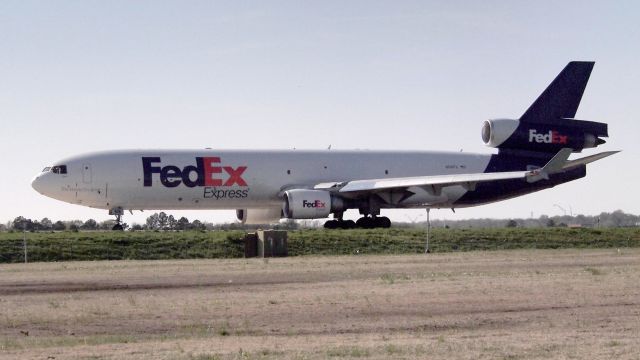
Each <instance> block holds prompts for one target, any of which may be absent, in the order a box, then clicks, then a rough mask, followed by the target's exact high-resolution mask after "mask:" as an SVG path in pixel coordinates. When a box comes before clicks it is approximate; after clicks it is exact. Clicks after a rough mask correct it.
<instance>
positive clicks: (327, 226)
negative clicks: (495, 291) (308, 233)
mask: <svg viewBox="0 0 640 360" xmlns="http://www.w3.org/2000/svg"><path fill="white" fill-rule="evenodd" d="M338 225H339V224H338V222H337V221H336V220H329V221H326V222H325V223H324V228H325V229H337V228H338Z"/></svg>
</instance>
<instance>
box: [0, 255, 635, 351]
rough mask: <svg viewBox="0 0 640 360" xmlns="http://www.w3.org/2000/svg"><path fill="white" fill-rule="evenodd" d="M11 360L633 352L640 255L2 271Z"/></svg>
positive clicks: (2, 334) (1, 345) (1, 322)
mask: <svg viewBox="0 0 640 360" xmlns="http://www.w3.org/2000/svg"><path fill="white" fill-rule="evenodd" d="M0 274H1V277H0V309H1V312H0V358H2V357H6V358H39V359H42V358H45V359H46V358H47V357H55V358H56V359H60V358H86V357H91V358H100V359H101V358H104V359H121V358H131V359H133V358H135V359H140V358H142V359H144V358H148V359H152V358H153V359H157V358H171V359H210V358H211V359H216V358H221V359H226V358H229V359H235V358H260V359H263V358H266V359H269V358H273V359H280V358H291V359H294V358H295V359H297V358H354V357H358V358H373V359H378V358H379V359H383V358H390V357H393V358H417V357H429V358H442V359H445V358H470V359H471V358H480V357H488V358H496V357H497V358H518V359H520V358H531V359H537V358H550V357H560V358H567V357H575V358H603V359H604V358H611V357H617V358H634V357H637V354H638V353H640V340H638V339H639V338H640V336H639V335H640V287H638V279H640V251H638V250H623V251H617V250H586V251H578V250H558V251H551V250H548V251H504V252H473V253H458V254H430V255H426V256H425V255H412V256H344V257H298V258H284V259H269V260H268V261H264V260H259V259H251V260H184V261H114V262H73V263H40V264H28V265H23V264H12V265H1V266H0Z"/></svg>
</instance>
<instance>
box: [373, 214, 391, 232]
mask: <svg viewBox="0 0 640 360" xmlns="http://www.w3.org/2000/svg"><path fill="white" fill-rule="evenodd" d="M374 219H375V224H376V227H379V228H384V229H388V228H390V227H391V220H389V218H388V217H386V216H382V217H378V218H374Z"/></svg>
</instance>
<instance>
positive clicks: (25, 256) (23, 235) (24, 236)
mask: <svg viewBox="0 0 640 360" xmlns="http://www.w3.org/2000/svg"><path fill="white" fill-rule="evenodd" d="M22 247H23V248H24V263H25V264H26V263H27V226H26V225H25V226H24V227H23V228H22Z"/></svg>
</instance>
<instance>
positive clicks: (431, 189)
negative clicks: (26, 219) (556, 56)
mask: <svg viewBox="0 0 640 360" xmlns="http://www.w3.org/2000/svg"><path fill="white" fill-rule="evenodd" d="M593 65H594V63H593V62H570V63H569V64H568V65H567V66H566V67H565V68H564V69H563V70H562V72H560V74H559V75H558V76H557V77H556V78H555V80H553V82H552V83H551V84H550V85H549V86H548V87H547V89H546V90H545V91H544V92H543V93H542V94H541V95H540V96H539V97H538V98H537V99H536V101H535V102H534V103H533V104H532V105H531V106H530V107H529V108H528V109H527V110H526V111H525V112H524V114H523V115H522V116H521V117H520V118H519V119H517V120H515V119H498V120H487V121H485V122H484V124H483V126H482V140H483V141H484V143H485V144H486V145H487V146H489V147H493V148H497V149H498V153H497V154H466V153H454V152H433V151H335V150H324V151H306V150H305V151H301V150H281V151H273V150H267V151H257V150H243V151H240V150H217V149H201V150H117V151H104V152H95V153H88V154H83V155H78V156H73V157H70V158H66V159H63V160H60V161H58V162H56V163H54V164H53V165H52V166H47V167H46V168H44V170H43V171H42V172H41V173H40V174H38V175H37V176H36V177H35V179H33V182H32V186H33V188H34V189H35V190H37V191H38V192H39V193H41V194H43V195H46V196H49V197H51V198H54V199H58V200H61V201H66V202H69V203H72V204H78V205H83V206H89V207H93V208H99V209H106V210H109V214H111V215H115V216H116V225H115V226H114V230H122V225H121V219H122V215H123V214H124V211H125V210H129V211H133V210H171V209H176V210H177V209H181V210H182V209H236V212H237V216H238V219H239V220H241V221H242V222H244V223H271V222H276V221H278V220H279V219H281V218H289V219H319V218H327V217H329V216H331V215H333V219H332V220H329V221H327V222H326V223H325V227H326V228H353V227H363V228H373V227H389V226H390V225H391V222H390V221H389V219H388V218H387V217H383V216H380V211H381V209H394V208H425V209H431V208H451V209H454V208H460V207H469V206H476V205H482V204H487V203H491V202H495V201H500V200H505V199H509V198H513V197H516V196H520V195H525V194H529V193H532V192H535V191H538V190H542V189H547V188H551V187H554V186H556V185H559V184H562V183H565V182H569V181H572V180H576V179H579V178H582V177H584V176H585V175H586V164H588V163H590V162H593V161H596V160H599V159H602V158H604V157H607V156H609V155H612V154H614V153H616V151H607V152H601V153H598V154H594V155H589V156H586V157H582V158H578V159H573V160H569V156H570V155H571V153H579V152H582V150H583V149H586V148H594V147H597V146H599V145H602V144H604V143H605V141H604V140H603V139H602V137H608V129H607V124H605V123H599V122H593V121H585V120H577V119H574V117H575V114H576V111H577V109H578V105H579V104H580V100H581V98H582V94H583V92H584V89H585V87H586V85H587V81H588V80H589V76H590V74H591V70H592V69H593ZM348 209H357V210H358V211H359V212H360V214H361V215H362V217H361V218H359V219H358V221H355V222H354V221H351V220H344V219H343V214H344V212H345V211H346V210H348Z"/></svg>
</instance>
